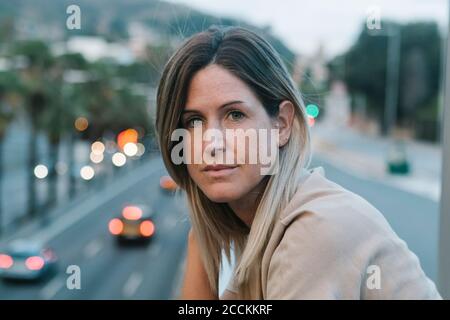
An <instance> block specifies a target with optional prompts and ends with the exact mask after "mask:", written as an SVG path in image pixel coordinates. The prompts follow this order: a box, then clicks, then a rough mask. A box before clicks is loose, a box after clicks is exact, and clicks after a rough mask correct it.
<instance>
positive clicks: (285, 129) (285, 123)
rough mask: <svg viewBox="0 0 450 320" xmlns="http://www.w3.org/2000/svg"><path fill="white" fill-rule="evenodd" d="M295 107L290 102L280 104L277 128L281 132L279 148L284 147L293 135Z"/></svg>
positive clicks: (285, 101)
mask: <svg viewBox="0 0 450 320" xmlns="http://www.w3.org/2000/svg"><path fill="white" fill-rule="evenodd" d="M294 115H295V107H294V105H293V104H292V102H291V101H289V100H284V101H282V102H281V103H280V106H279V111H278V116H277V119H276V127H277V128H278V130H279V146H280V147H282V146H284V145H285V144H286V143H287V142H288V140H289V137H290V135H291V130H292V123H293V121H294Z"/></svg>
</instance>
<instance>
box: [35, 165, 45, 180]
mask: <svg viewBox="0 0 450 320" xmlns="http://www.w3.org/2000/svg"><path fill="white" fill-rule="evenodd" d="M34 175H35V176H36V178H38V179H44V178H45V177H47V175H48V168H47V167H46V166H45V165H43V164H38V165H37V166H36V167H34Z"/></svg>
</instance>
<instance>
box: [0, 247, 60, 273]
mask: <svg viewBox="0 0 450 320" xmlns="http://www.w3.org/2000/svg"><path fill="white" fill-rule="evenodd" d="M57 262H58V258H57V256H56V254H55V252H54V251H53V249H51V248H49V247H47V246H45V245H43V244H40V243H36V242H34V241H31V240H20V241H14V242H12V243H11V244H10V245H8V246H7V247H6V248H5V249H4V250H0V278H3V279H6V280H40V279H43V278H45V277H46V276H50V275H52V274H54V273H55V272H56V271H57Z"/></svg>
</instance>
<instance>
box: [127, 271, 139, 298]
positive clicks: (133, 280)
mask: <svg viewBox="0 0 450 320" xmlns="http://www.w3.org/2000/svg"><path fill="white" fill-rule="evenodd" d="M142 280H143V277H142V274H140V273H137V272H135V273H133V274H131V276H130V277H129V278H128V280H127V282H126V283H125V285H124V286H123V290H122V294H123V296H124V297H125V298H131V297H132V296H133V295H134V294H135V293H136V290H137V289H138V288H139V286H140V285H141V283H142Z"/></svg>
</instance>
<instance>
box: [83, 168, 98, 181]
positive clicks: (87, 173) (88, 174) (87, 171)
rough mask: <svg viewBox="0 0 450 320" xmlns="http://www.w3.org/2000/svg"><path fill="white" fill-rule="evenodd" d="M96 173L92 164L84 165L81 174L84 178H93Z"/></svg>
mask: <svg viewBox="0 0 450 320" xmlns="http://www.w3.org/2000/svg"><path fill="white" fill-rule="evenodd" d="M94 175H95V171H94V168H92V167H91V166H84V167H82V168H81V170H80V176H81V178H82V179H83V180H91V179H92V178H93V177H94Z"/></svg>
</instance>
